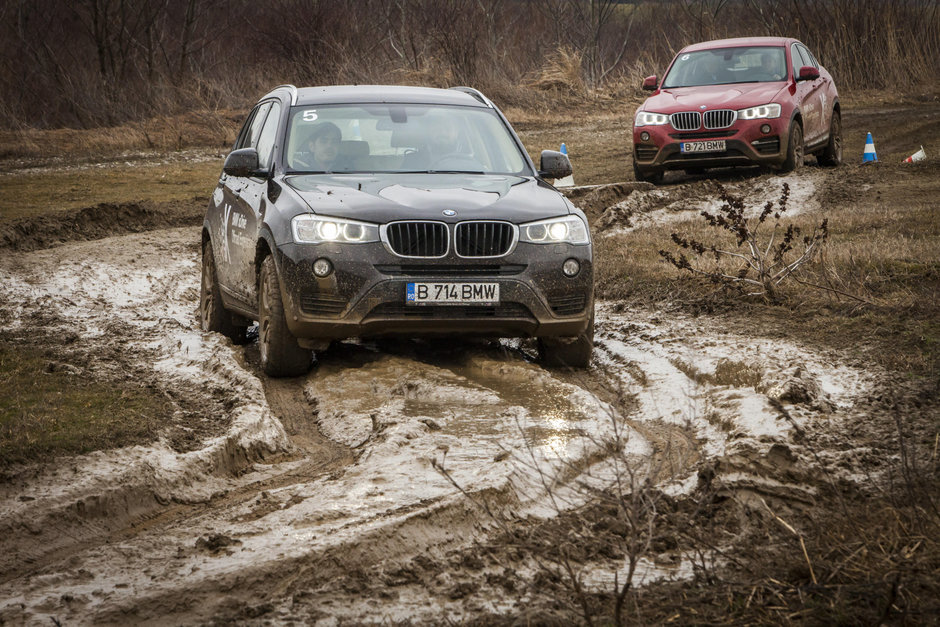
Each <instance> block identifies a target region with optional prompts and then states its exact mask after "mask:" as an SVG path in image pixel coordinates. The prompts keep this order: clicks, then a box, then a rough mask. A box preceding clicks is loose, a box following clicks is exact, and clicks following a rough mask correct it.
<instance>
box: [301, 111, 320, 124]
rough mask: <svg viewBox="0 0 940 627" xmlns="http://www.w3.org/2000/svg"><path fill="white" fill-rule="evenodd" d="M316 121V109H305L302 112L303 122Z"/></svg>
mask: <svg viewBox="0 0 940 627" xmlns="http://www.w3.org/2000/svg"><path fill="white" fill-rule="evenodd" d="M316 119H317V110H316V109H307V110H306V111H304V122H313V121H314V120H316Z"/></svg>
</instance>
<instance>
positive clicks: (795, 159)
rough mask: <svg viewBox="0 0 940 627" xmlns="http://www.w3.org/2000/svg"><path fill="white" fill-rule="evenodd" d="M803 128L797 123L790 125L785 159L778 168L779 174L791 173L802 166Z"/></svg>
mask: <svg viewBox="0 0 940 627" xmlns="http://www.w3.org/2000/svg"><path fill="white" fill-rule="evenodd" d="M803 159H804V154H803V127H801V126H800V125H799V124H798V123H797V122H794V123H793V124H792V125H790V140H789V141H788V142H787V158H786V160H785V161H784V162H783V165H781V166H780V171H781V172H792V171H793V170H796V169H797V168H800V167H802V166H803Z"/></svg>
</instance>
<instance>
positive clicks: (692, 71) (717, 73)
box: [663, 46, 787, 89]
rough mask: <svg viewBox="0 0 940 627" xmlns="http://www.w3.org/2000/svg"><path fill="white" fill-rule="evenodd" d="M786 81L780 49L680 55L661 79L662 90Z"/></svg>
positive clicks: (737, 49)
mask: <svg viewBox="0 0 940 627" xmlns="http://www.w3.org/2000/svg"><path fill="white" fill-rule="evenodd" d="M786 78H787V57H786V53H785V51H784V48H782V47H779V46H752V47H747V48H715V49H713V50H701V51H699V52H683V53H680V54H679V56H678V57H676V60H675V61H674V62H673V64H672V67H671V68H670V69H669V73H668V74H667V75H666V78H664V79H663V89H669V88H674V87H697V86H700V85H726V84H729V83H770V82H774V81H783V80H786Z"/></svg>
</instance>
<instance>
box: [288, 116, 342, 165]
mask: <svg viewBox="0 0 940 627" xmlns="http://www.w3.org/2000/svg"><path fill="white" fill-rule="evenodd" d="M342 139H343V134H342V132H340V130H339V127H338V126H336V125H335V124H333V123H332V122H321V123H320V124H317V125H316V126H314V127H313V128H312V129H310V132H309V134H308V135H307V138H306V139H305V140H304V142H303V144H301V150H300V152H298V153H297V155H296V156H295V157H294V167H295V168H297V169H309V170H314V171H316V172H332V171H333V170H335V169H337V167H339V166H338V164H337V157H339V147H340V143H341V142H342Z"/></svg>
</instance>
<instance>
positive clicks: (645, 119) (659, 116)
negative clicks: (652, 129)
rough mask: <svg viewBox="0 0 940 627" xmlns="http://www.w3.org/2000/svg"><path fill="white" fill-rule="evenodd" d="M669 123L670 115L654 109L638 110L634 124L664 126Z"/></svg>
mask: <svg viewBox="0 0 940 627" xmlns="http://www.w3.org/2000/svg"><path fill="white" fill-rule="evenodd" d="M668 123H669V116H668V115H666V114H665V113H653V112H652V111H637V112H636V120H635V121H634V122H633V126H662V125H663V124H668Z"/></svg>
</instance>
